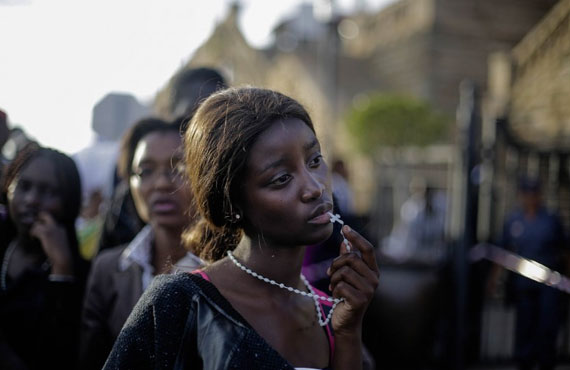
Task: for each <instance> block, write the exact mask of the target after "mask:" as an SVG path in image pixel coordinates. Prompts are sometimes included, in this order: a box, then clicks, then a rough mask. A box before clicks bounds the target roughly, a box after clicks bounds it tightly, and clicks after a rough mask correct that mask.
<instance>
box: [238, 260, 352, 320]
mask: <svg viewBox="0 0 570 370" xmlns="http://www.w3.org/2000/svg"><path fill="white" fill-rule="evenodd" d="M228 257H229V258H230V261H232V262H233V263H234V264H235V265H236V266H237V267H239V268H240V269H241V270H243V271H245V272H246V273H247V274H249V275H251V276H253V277H255V278H257V279H259V280H261V281H264V282H266V283H269V284H271V285H275V286H277V287H279V288H281V289H286V290H288V291H290V292H292V293H297V294H300V295H302V296H305V297H309V298H312V299H313V301H314V302H315V309H316V311H317V318H318V319H319V325H320V326H326V325H327V324H328V323H329V322H330V320H331V317H332V314H333V311H334V309H335V308H336V306H337V305H338V304H339V303H340V302H342V301H344V298H332V297H324V296H321V295H318V294H316V293H315V291H314V290H313V287H312V286H311V284H309V282H308V281H307V279H306V278H305V276H303V274H301V275H300V277H301V281H303V284H305V286H306V287H307V289H308V290H309V293H307V292H305V291H302V290H299V289H296V288H293V287H290V286H287V285H285V284H283V283H278V282H276V281H275V280H272V279H269V278H266V277H265V276H263V275H260V274H258V273H257V272H255V271H252V270H250V269H248V268H247V267H245V266H244V265H242V264H241V263H240V262H239V261H238V260H237V259H236V258H235V257H234V255H233V254H232V252H231V251H228ZM319 300H321V301H328V302H331V303H332V304H333V305H332V307H331V310H330V311H329V314H328V315H327V317H326V319H325V320H323V316H322V314H321V306H320V304H319Z"/></svg>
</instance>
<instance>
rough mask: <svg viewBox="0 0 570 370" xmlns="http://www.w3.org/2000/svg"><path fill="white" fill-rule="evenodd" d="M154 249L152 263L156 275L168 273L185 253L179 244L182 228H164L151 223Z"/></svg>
mask: <svg viewBox="0 0 570 370" xmlns="http://www.w3.org/2000/svg"><path fill="white" fill-rule="evenodd" d="M153 233H154V249H153V257H152V264H153V266H154V269H155V271H156V275H158V274H164V273H168V272H169V271H170V269H171V267H172V265H174V264H175V263H176V262H178V260H179V259H181V258H182V257H184V256H185V255H186V250H185V249H184V247H182V244H181V234H182V228H166V227H160V226H154V225H153Z"/></svg>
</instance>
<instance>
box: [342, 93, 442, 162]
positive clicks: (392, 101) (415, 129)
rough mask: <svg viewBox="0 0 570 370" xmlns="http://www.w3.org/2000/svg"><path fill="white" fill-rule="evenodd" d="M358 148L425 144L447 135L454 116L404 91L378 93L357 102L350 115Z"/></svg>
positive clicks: (352, 131)
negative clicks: (435, 108)
mask: <svg viewBox="0 0 570 370" xmlns="http://www.w3.org/2000/svg"><path fill="white" fill-rule="evenodd" d="M346 121H347V125H348V130H349V132H350V134H351V136H352V137H353V138H354V139H355V141H356V143H357V146H358V148H359V149H360V150H361V151H363V152H364V153H371V152H373V151H374V150H375V149H376V148H378V147H379V146H391V147H402V146H407V145H414V146H425V145H429V144H435V143H438V142H443V141H445V139H446V138H447V135H448V131H449V125H450V122H451V120H450V119H449V118H448V117H446V116H444V115H443V114H440V113H438V112H436V111H435V110H434V109H433V108H432V107H431V106H430V105H429V104H427V103H425V102H422V101H419V100H416V99H413V98H410V97H405V96H400V95H391V94H375V95H372V96H370V97H369V99H367V100H366V101H365V102H364V103H361V104H356V105H355V106H354V107H353V108H352V109H351V110H350V111H349V112H348V115H347V118H346Z"/></svg>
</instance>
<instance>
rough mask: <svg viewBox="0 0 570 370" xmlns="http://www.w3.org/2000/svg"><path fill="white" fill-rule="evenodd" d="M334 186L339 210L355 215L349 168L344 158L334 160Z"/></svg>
mask: <svg viewBox="0 0 570 370" xmlns="http://www.w3.org/2000/svg"><path fill="white" fill-rule="evenodd" d="M332 187H333V193H334V195H335V199H336V205H337V207H338V209H339V211H340V212H342V214H345V215H353V214H354V197H353V195H352V189H351V188H350V184H349V183H348V170H347V169H346V165H345V164H344V161H343V160H342V159H338V158H337V159H334V160H333V165H332Z"/></svg>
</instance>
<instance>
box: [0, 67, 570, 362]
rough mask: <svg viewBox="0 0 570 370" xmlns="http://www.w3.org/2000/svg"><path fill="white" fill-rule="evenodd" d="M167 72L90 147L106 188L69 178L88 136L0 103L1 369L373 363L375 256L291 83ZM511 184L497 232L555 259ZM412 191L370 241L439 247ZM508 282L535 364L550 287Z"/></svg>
mask: <svg viewBox="0 0 570 370" xmlns="http://www.w3.org/2000/svg"><path fill="white" fill-rule="evenodd" d="M173 85H174V89H173V91H174V92H173V93H172V95H171V101H170V104H169V109H170V111H169V112H168V113H167V114H163V115H162V116H161V117H162V118H158V114H156V116H152V117H146V118H143V119H140V120H138V121H137V122H136V123H134V124H133V125H132V126H130V128H128V130H127V131H126V132H125V133H124V135H123V136H122V138H121V140H120V146H119V147H118V148H116V153H115V149H113V150H114V151H113V154H112V155H109V156H106V157H105V158H107V161H112V163H105V166H106V167H107V168H112V174H110V175H109V176H108V178H109V179H112V184H111V189H110V190H108V189H107V190H104V189H100V188H96V187H93V186H90V187H87V188H88V189H90V192H88V193H86V191H85V189H86V187H85V186H83V187H82V181H85V176H83V177H82V172H85V168H87V169H88V168H89V166H85V163H96V162H97V160H93V158H91V159H90V158H88V151H86V152H84V153H83V155H82V156H76V157H74V158H71V157H70V156H68V155H65V154H63V153H61V152H59V151H58V150H55V149H52V148H46V147H43V146H41V145H40V144H38V143H36V142H33V141H31V140H29V139H27V138H26V137H25V135H23V133H22V131H21V130H19V129H16V128H14V129H12V130H10V129H9V127H8V125H7V122H8V121H7V115H6V114H5V113H4V112H2V111H0V148H2V147H4V149H5V150H3V151H2V153H3V154H2V156H1V157H0V174H1V182H0V184H1V188H0V369H14V370H35V369H45V368H47V369H51V368H54V369H56V368H57V369H64V370H65V369H101V368H104V369H151V368H161V369H174V368H176V369H181V368H206V369H229V368H238V369H257V368H259V369H277V368H278V369H293V368H295V369H332V368H334V369H358V368H367V369H371V368H373V367H374V359H373V358H372V357H371V356H370V355H369V353H368V352H367V350H366V348H365V346H364V345H363V342H362V340H363V335H362V334H363V322H364V320H365V313H366V310H367V308H368V306H369V305H370V304H371V302H372V301H373V299H375V294H377V287H378V284H379V267H378V264H377V258H378V256H377V254H376V251H375V248H374V247H373V245H372V244H371V243H370V242H369V241H368V240H367V239H366V237H365V236H363V235H362V233H360V232H359V231H360V230H358V227H356V229H355V228H354V225H356V224H357V222H356V221H355V218H354V203H353V198H352V194H351V192H350V188H349V186H348V182H347V179H348V173H347V169H346V167H345V164H344V162H343V161H342V160H341V159H335V160H334V161H331V163H332V166H331V167H330V168H329V167H328V165H327V161H325V159H324V158H323V155H322V152H321V147H320V143H319V140H318V138H317V135H316V132H315V128H314V126H313V122H312V120H311V117H310V116H309V114H308V112H307V111H306V110H305V108H304V107H303V106H302V105H301V104H300V103H298V102H297V101H296V100H294V99H293V98H291V97H288V96H285V95H283V94H281V93H279V92H276V91H271V90H267V89H263V88H256V87H240V88H230V87H228V86H227V84H226V82H225V80H224V78H223V77H222V75H221V74H220V73H219V72H217V71H216V70H214V69H211V68H197V69H192V70H188V71H185V72H182V73H181V74H179V75H177V76H176V77H175V79H174V83H173ZM8 143H9V144H8ZM95 152H97V151H95ZM6 153H7V154H6ZM79 169H83V170H79ZM521 191H522V194H523V197H522V200H523V204H522V205H523V207H522V211H519V212H518V213H516V212H515V213H513V214H512V215H511V216H510V217H509V218H508V220H507V221H506V223H505V228H504V233H503V237H502V241H501V242H502V243H503V245H504V246H505V247H506V248H510V249H514V250H515V251H516V252H517V253H520V254H521V255H522V256H523V257H526V258H530V259H534V260H536V261H539V262H541V263H544V264H545V265H547V266H550V267H552V268H561V267H562V265H561V258H559V251H560V250H561V248H562V247H563V244H564V242H565V241H564V240H565V239H564V238H563V236H564V230H563V229H562V225H561V223H560V221H559V219H558V218H556V217H554V216H552V215H550V213H548V212H547V211H546V210H545V209H544V208H543V207H542V206H541V205H540V202H539V199H540V198H539V197H538V195H537V192H538V184H537V183H531V182H524V183H523V184H522V187H521ZM412 193H413V192H412ZM82 198H83V199H82ZM418 199H419V198H417V197H414V194H412V197H411V198H410V200H409V201H408V202H406V203H405V204H404V206H403V207H402V214H403V215H407V214H413V217H410V218H409V220H408V224H407V226H406V228H405V231H406V232H405V233H400V234H405V235H406V237H405V238H400V239H401V240H400V239H398V240H400V241H401V242H400V243H399V244H397V243H395V241H398V240H396V239H397V238H396V237H392V239H391V244H390V243H387V244H386V246H384V247H385V248H384V249H385V250H384V252H386V250H387V251H392V252H394V251H395V252H398V251H399V252H398V253H399V254H398V253H396V254H394V253H395V252H394V253H392V254H391V255H392V257H393V258H394V259H395V260H398V258H396V257H398V256H400V257H401V256H403V255H404V254H406V253H407V254H406V257H410V256H412V255H413V256H415V257H416V258H415V261H416V262H417V261H423V262H426V261H427V262H428V264H434V262H437V263H438V264H439V263H440V261H441V260H442V259H443V258H444V253H443V252H442V251H443V250H444V249H445V240H444V236H443V230H444V221H445V214H444V211H445V206H444V202H442V201H440V202H438V199H439V198H437V197H436V196H434V194H432V191H431V189H429V188H426V189H425V191H424V192H423V193H422V198H421V199H422V201H421V202H420V203H418V201H417V200H418ZM410 210H411V211H413V212H411V211H410ZM403 219H405V217H403ZM343 220H344V221H343ZM335 222H336V223H335ZM351 226H353V227H351ZM400 226H401V225H400ZM401 229H402V228H401ZM402 230H404V229H402ZM396 234H397V233H395V235H396ZM396 236H397V235H396ZM394 246H396V247H398V248H399V249H398V248H396V249H397V250H396V249H395V247H394ZM390 248H391V249H390ZM386 255H390V254H389V253H386ZM394 256H396V257H394ZM399 260H402V258H400V259H399ZM515 285H516V286H515V288H516V289H515V292H516V297H517V300H516V304H517V309H518V312H519V316H518V321H517V333H516V335H517V347H516V356H517V357H516V358H517V359H518V360H519V363H520V365H521V368H525V369H526V368H529V369H530V368H531V367H529V366H528V365H529V364H534V363H540V364H541V365H543V367H544V368H552V366H553V364H554V361H555V352H554V346H555V341H556V335H557V330H558V328H559V326H560V321H561V315H558V313H559V311H558V310H557V307H556V306H557V305H558V303H559V301H560V295H559V294H557V293H556V292H554V291H553V289H551V288H549V287H544V286H539V285H537V284H536V283H532V282H529V281H528V280H524V279H518V280H516V281H515ZM376 303H377V302H376ZM553 312H556V313H557V314H556V315H555V314H553ZM537 332H538V333H541V334H540V335H541V338H543V339H544V340H542V341H537V340H536V333H537ZM545 338H546V339H545Z"/></svg>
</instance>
